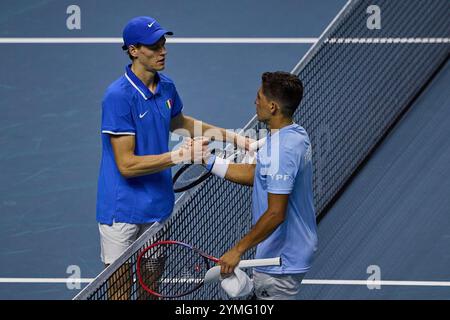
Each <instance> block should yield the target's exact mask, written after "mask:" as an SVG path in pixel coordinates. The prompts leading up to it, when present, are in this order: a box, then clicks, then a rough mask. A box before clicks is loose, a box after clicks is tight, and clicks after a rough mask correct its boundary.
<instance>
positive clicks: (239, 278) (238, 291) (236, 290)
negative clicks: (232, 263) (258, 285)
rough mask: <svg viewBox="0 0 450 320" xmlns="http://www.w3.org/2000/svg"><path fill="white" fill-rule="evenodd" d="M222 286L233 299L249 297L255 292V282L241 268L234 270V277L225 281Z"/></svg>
mask: <svg viewBox="0 0 450 320" xmlns="http://www.w3.org/2000/svg"><path fill="white" fill-rule="evenodd" d="M221 285H222V289H223V290H225V292H226V293H227V294H228V295H229V296H230V297H232V298H237V297H243V296H247V295H249V294H250V293H251V292H252V290H253V280H251V279H250V278H249V276H248V275H247V274H246V273H245V272H244V271H242V270H241V269H239V268H235V269H234V273H233V275H231V276H229V277H226V278H225V279H223V280H222V281H221Z"/></svg>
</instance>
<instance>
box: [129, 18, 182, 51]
mask: <svg viewBox="0 0 450 320" xmlns="http://www.w3.org/2000/svg"><path fill="white" fill-rule="evenodd" d="M165 34H168V35H170V36H171V35H173V32H170V31H167V30H165V29H163V28H162V27H161V25H160V24H159V23H158V21H156V20H155V19H154V18H152V17H136V18H133V19H131V20H130V21H128V23H127V25H126V26H125V28H124V29H123V43H124V45H123V46H122V49H123V50H127V49H128V47H129V46H130V45H133V44H138V43H140V44H144V45H152V44H155V43H156V42H158V40H159V39H160V38H161V37H162V36H163V35H165Z"/></svg>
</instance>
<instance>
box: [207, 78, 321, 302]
mask: <svg viewBox="0 0 450 320" xmlns="http://www.w3.org/2000/svg"><path fill="white" fill-rule="evenodd" d="M302 96H303V84H302V82H301V81H300V79H299V78H298V77H297V76H295V75H292V74H290V73H286V72H273V73H272V72H266V73H264V74H263V75H262V85H261V88H260V89H259V91H258V95H257V98H256V101H255V104H256V113H257V117H258V120H259V121H261V122H264V123H266V124H267V126H268V128H269V129H270V130H269V134H268V136H267V138H266V140H265V142H264V143H263V144H262V147H261V148H260V149H259V151H258V153H257V156H256V163H239V164H236V163H235V164H231V163H229V162H228V161H227V160H224V159H220V158H215V157H214V156H212V157H211V158H210V159H209V160H208V166H209V168H210V169H211V171H212V173H214V174H216V175H217V176H219V177H222V178H225V179H227V180H230V181H233V182H236V183H239V184H243V185H248V186H253V196H252V202H253V203H252V216H253V227H252V229H251V230H250V232H249V233H247V234H246V235H245V236H244V237H243V238H242V239H241V240H240V241H239V242H238V243H237V244H236V245H235V246H234V247H233V248H231V249H230V250H229V251H228V252H226V253H225V254H224V255H223V256H222V257H221V258H220V264H221V272H222V273H223V274H231V273H232V272H233V270H234V269H235V267H236V266H237V265H238V263H239V261H240V259H241V256H242V255H243V254H244V253H245V252H246V251H248V250H249V249H251V248H252V247H254V246H257V249H256V258H258V259H263V258H274V257H281V265H280V266H272V267H258V268H255V269H254V271H253V282H254V288H255V294H256V297H257V298H258V299H267V300H273V299H280V300H293V299H297V298H298V295H299V290H300V284H301V282H302V280H303V278H304V276H305V273H306V272H307V271H308V270H309V269H310V268H311V265H312V262H313V258H314V253H315V251H316V250H317V225H316V216H315V210H314V203H313V189H312V176H313V168H312V161H311V160H312V159H311V158H312V147H311V142H310V140H309V137H308V134H307V132H306V131H305V129H304V128H302V127H301V126H300V125H298V124H295V123H294V122H293V118H292V116H293V114H294V112H295V110H296V109H297V108H298V106H299V104H300V101H301V99H302Z"/></svg>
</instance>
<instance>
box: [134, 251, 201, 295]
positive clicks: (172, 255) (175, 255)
mask: <svg viewBox="0 0 450 320" xmlns="http://www.w3.org/2000/svg"><path fill="white" fill-rule="evenodd" d="M208 269H209V265H208V262H207V260H206V259H205V258H204V257H202V256H201V255H199V254H198V253H197V252H196V251H194V250H192V249H190V248H187V247H184V246H180V245H168V246H166V245H161V246H155V247H154V248H152V249H151V250H150V251H149V252H147V253H146V254H145V255H144V256H143V258H142V260H141V274H142V280H143V282H144V283H145V285H146V286H147V287H148V288H149V289H150V290H152V291H154V292H156V293H158V294H160V295H162V296H163V297H169V298H170V297H178V296H183V295H185V294H186V293H189V292H192V291H194V290H196V289H197V288H198V287H200V286H201V285H202V284H203V279H204V276H205V273H206V271H207V270H208Z"/></svg>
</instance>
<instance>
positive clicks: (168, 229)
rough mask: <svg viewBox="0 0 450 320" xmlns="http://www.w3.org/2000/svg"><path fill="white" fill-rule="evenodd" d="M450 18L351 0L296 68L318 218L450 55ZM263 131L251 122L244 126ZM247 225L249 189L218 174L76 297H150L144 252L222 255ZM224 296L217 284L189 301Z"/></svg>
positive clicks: (435, 4)
mask: <svg viewBox="0 0 450 320" xmlns="http://www.w3.org/2000/svg"><path fill="white" fill-rule="evenodd" d="M372 5H376V6H378V8H380V9H381V28H380V29H370V28H369V27H368V25H367V19H368V18H369V16H370V12H371V9H370V8H369V6H372ZM368 8H369V10H368ZM371 8H373V7H371ZM449 12H450V1H448V0H431V1H423V0H410V1H403V0H370V1H368V0H352V1H349V2H348V3H347V4H346V5H345V6H344V8H342V10H341V11H340V12H339V14H338V15H337V16H336V18H335V19H334V20H333V21H332V22H331V24H330V25H329V26H328V27H327V29H326V30H325V31H324V32H323V34H322V35H321V37H320V38H319V40H318V41H317V43H316V44H315V45H314V46H312V47H311V49H310V50H309V51H308V52H307V54H306V55H305V56H304V57H303V58H302V60H301V61H300V62H299V63H298V65H297V66H295V68H294V69H293V70H292V73H294V74H298V75H299V77H300V79H301V80H302V81H303V83H304V86H305V90H304V98H303V101H302V103H301V106H300V108H299V110H297V112H296V114H295V120H296V122H297V123H299V124H301V125H302V126H303V127H305V129H306V130H307V131H308V132H309V134H310V137H311V141H312V145H313V150H314V151H313V164H314V170H315V171H314V180H313V184H314V198H315V207H316V211H317V213H318V214H320V213H322V212H324V210H326V208H327V206H328V205H329V204H330V203H332V201H333V199H335V198H336V196H337V195H338V193H339V192H340V191H341V189H342V188H343V186H344V185H345V183H346V182H348V180H349V179H350V178H351V177H352V175H353V174H354V173H355V171H356V170H357V169H358V167H359V166H360V165H361V163H363V161H364V160H365V159H366V158H367V156H368V155H369V154H370V152H371V151H372V150H373V149H374V148H375V147H376V145H377V144H378V143H379V142H380V141H381V140H382V138H383V137H384V136H385V135H386V133H387V132H389V130H390V129H391V128H392V126H393V125H394V124H395V123H396V121H398V119H399V118H400V117H401V115H402V114H404V112H405V111H406V110H407V109H408V107H409V106H410V104H411V102H412V101H413V100H414V99H415V98H416V97H417V95H418V94H419V93H420V91H421V89H422V88H423V87H424V86H425V85H426V83H427V82H428V81H429V80H430V79H431V78H432V76H433V75H434V74H435V73H436V72H437V70H438V69H439V67H440V66H441V65H442V64H443V63H444V61H446V60H447V59H448V55H449V49H450V43H449V37H450V35H449V33H450V19H448V13H449ZM255 89H256V88H255ZM257 126H258V124H257V121H256V119H255V118H254V119H252V120H251V121H250V122H249V123H248V124H247V126H246V127H245V129H254V128H256V127H257ZM250 227H251V189H250V188H247V187H241V186H239V185H236V184H232V183H230V182H227V181H224V180H221V179H218V178H216V177H211V178H210V179H208V180H207V181H206V182H204V183H203V184H201V185H199V186H198V187H196V188H194V189H191V190H189V191H187V192H185V193H183V194H182V196H181V197H180V198H178V199H177V201H176V204H175V209H174V211H173V214H172V216H171V218H170V219H169V220H168V221H166V222H165V223H164V224H158V225H154V226H152V227H151V228H150V229H149V230H148V231H147V232H146V233H145V234H144V235H143V236H142V237H141V238H139V239H138V240H137V241H136V242H135V243H134V244H133V245H131V246H130V248H128V250H127V251H126V252H125V253H124V254H123V255H122V256H121V257H120V258H119V259H118V260H117V261H115V262H114V263H113V264H112V265H111V266H110V267H109V268H107V269H105V270H104V271H103V272H102V273H101V274H100V275H99V276H98V277H97V278H96V279H95V280H94V281H93V282H92V283H91V284H90V285H88V286H87V287H86V288H85V289H84V290H82V291H81V292H80V293H79V294H78V295H77V296H76V297H75V299H94V300H97V299H100V300H102V299H110V298H112V297H114V298H123V299H129V298H131V299H139V298H146V296H145V295H144V294H143V293H141V291H142V290H141V289H140V288H139V285H138V283H137V281H136V260H137V256H138V255H139V252H141V251H142V250H143V249H144V248H145V247H147V246H148V245H150V244H151V243H153V242H155V241H158V240H167V239H173V240H179V241H183V242H186V243H189V244H192V245H194V246H195V247H198V248H201V250H203V251H204V252H207V253H208V254H211V255H215V256H220V255H221V254H223V253H224V252H225V251H226V250H227V249H229V248H230V247H231V246H232V245H233V244H235V243H236V241H237V240H238V239H240V237H242V235H244V234H245V233H246V232H247V231H248V230H249V229H250ZM252 255H253V252H249V253H247V255H246V256H245V257H244V258H250V257H251V256H252ZM165 268H170V266H168V265H166V266H165ZM169 274H170V272H169ZM226 298H227V297H226V296H225V295H224V293H223V292H222V291H221V290H219V286H218V285H217V284H214V285H212V284H209V285H205V287H204V288H202V289H201V290H197V291H196V292H194V293H192V294H191V295H189V296H187V297H186V299H226Z"/></svg>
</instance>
